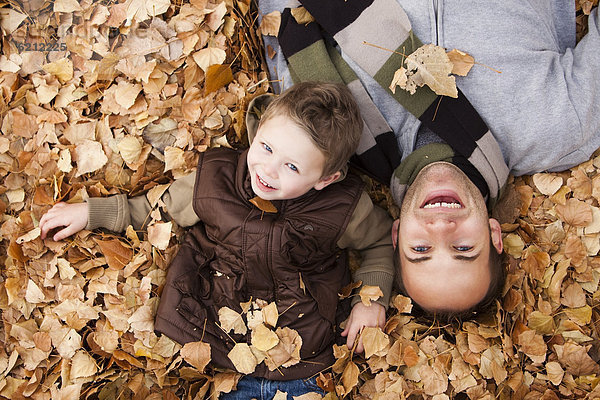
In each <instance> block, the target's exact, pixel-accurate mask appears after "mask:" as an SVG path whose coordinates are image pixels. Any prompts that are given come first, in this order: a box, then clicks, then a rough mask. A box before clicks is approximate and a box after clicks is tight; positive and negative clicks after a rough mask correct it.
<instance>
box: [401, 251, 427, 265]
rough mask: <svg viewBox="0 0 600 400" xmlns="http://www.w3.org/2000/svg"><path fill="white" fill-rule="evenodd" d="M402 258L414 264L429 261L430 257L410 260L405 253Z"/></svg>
mask: <svg viewBox="0 0 600 400" xmlns="http://www.w3.org/2000/svg"><path fill="white" fill-rule="evenodd" d="M403 253H404V252H403ZM404 258H406V259H407V260H408V261H409V262H411V263H415V264H418V263H422V262H425V261H429V260H431V256H424V257H415V258H410V257H409V256H407V255H406V253H404Z"/></svg>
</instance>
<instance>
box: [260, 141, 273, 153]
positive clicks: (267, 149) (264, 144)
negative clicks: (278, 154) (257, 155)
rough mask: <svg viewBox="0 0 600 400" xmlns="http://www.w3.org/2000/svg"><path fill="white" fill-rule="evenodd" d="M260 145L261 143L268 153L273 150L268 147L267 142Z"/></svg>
mask: <svg viewBox="0 0 600 400" xmlns="http://www.w3.org/2000/svg"><path fill="white" fill-rule="evenodd" d="M262 145H263V148H264V149H265V150H266V151H268V152H269V153H272V152H273V150H271V147H269V145H268V144H266V143H263V144H262Z"/></svg>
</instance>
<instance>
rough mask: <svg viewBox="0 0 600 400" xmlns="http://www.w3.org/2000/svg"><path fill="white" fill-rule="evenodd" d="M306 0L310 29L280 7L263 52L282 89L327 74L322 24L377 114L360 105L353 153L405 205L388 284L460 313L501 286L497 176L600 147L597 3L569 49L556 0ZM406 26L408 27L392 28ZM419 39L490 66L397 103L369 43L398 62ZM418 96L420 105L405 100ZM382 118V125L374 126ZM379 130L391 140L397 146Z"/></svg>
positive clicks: (563, 161) (566, 19)
mask: <svg viewBox="0 0 600 400" xmlns="http://www.w3.org/2000/svg"><path fill="white" fill-rule="evenodd" d="M299 5H300V4H299V3H297V2H295V1H285V0H261V1H259V11H260V14H261V15H265V14H267V13H269V12H271V11H273V10H279V11H283V10H284V9H285V8H286V7H291V8H294V7H297V6H299ZM302 5H303V6H304V7H306V8H307V9H308V11H309V12H310V13H311V14H312V15H313V17H315V19H316V21H315V22H314V23H310V24H308V25H307V30H308V29H310V27H311V25H312V26H314V25H315V24H316V25H317V27H318V28H317V30H314V29H313V30H312V31H310V32H308V31H307V32H306V35H305V33H304V32H303V31H301V30H299V29H297V27H295V26H294V23H293V21H292V22H290V21H289V18H288V16H287V14H286V12H284V13H283V17H282V26H281V29H280V33H279V35H278V38H275V37H271V36H263V38H264V40H265V44H266V47H267V48H268V47H269V46H270V47H271V48H273V49H274V51H275V53H276V54H275V56H274V57H273V58H272V59H271V58H267V62H268V64H269V68H270V72H271V74H272V78H273V80H275V81H278V83H279V85H280V86H283V87H287V86H288V85H290V84H291V83H292V78H295V79H301V80H302V79H309V78H312V79H317V78H319V77H321V79H337V76H334V75H332V74H329V73H328V71H329V70H330V69H331V68H330V67H329V66H328V67H324V68H323V70H322V69H321V66H323V65H325V64H326V63H324V62H321V61H315V59H314V58H313V55H312V54H313V53H315V51H316V50H315V48H316V45H315V44H316V43H317V39H315V35H318V34H319V33H318V32H321V33H323V32H325V33H324V34H323V35H324V40H323V42H324V43H325V46H324V47H325V48H326V49H329V48H330V47H333V46H336V49H337V50H338V52H340V53H341V58H342V59H343V61H344V62H345V63H344V65H343V66H341V67H340V66H339V65H340V63H339V62H338V61H339V60H337V57H338V56H337V55H336V54H337V53H333V52H331V51H329V53H328V54H329V59H330V60H331V64H333V65H334V66H335V67H336V69H337V71H338V75H339V76H341V77H342V80H343V81H345V82H347V84H348V86H349V87H351V89H352V88H356V86H358V85H357V84H356V82H360V86H362V87H363V88H364V89H365V91H360V90H357V92H356V93H355V96H356V97H357V98H359V103H360V102H361V101H360V99H363V98H364V97H367V98H368V99H367V100H372V103H373V104H374V105H375V107H376V109H377V110H378V111H379V113H380V114H379V115H376V113H374V112H373V110H372V107H371V108H369V106H366V107H365V109H364V110H363V117H364V119H365V122H366V125H367V126H369V127H370V128H371V129H370V132H367V133H366V134H365V143H363V146H362V148H359V152H358V153H357V156H358V162H359V164H360V166H361V167H362V168H363V169H364V170H366V171H367V172H369V173H371V174H372V175H374V176H375V177H377V178H379V179H380V180H382V181H383V182H386V183H387V182H391V187H392V191H393V194H394V198H395V201H396V202H397V204H399V205H400V206H401V216H400V219H399V221H397V222H396V223H395V225H394V229H393V240H394V243H396V244H397V249H398V254H397V255H398V257H399V260H400V265H401V268H400V271H399V272H398V273H397V274H396V279H397V281H399V283H400V284H401V285H403V286H404V290H405V291H406V293H407V294H408V295H410V296H411V297H412V298H413V300H414V301H415V302H416V303H417V304H419V305H420V306H421V307H423V308H425V309H426V310H429V311H434V312H443V313H448V312H463V311H467V310H471V309H474V308H476V307H477V306H478V305H482V304H485V303H486V301H487V300H488V299H489V298H490V297H493V295H494V294H495V293H496V292H497V291H498V287H499V286H500V284H498V282H499V281H500V282H501V279H498V272H501V271H502V270H501V268H498V267H497V265H498V264H499V262H498V255H499V254H500V253H501V252H502V240H501V236H500V228H499V224H498V222H497V221H495V220H493V219H489V218H488V217H487V214H488V210H487V209H486V207H485V205H486V203H487V206H488V209H491V207H493V205H494V201H495V200H496V198H497V197H498V196H499V193H500V189H501V187H502V186H503V185H504V183H505V181H506V177H507V173H508V172H509V171H510V173H513V174H515V175H522V174H531V173H535V172H539V171H544V170H553V171H558V170H564V169H566V168H569V167H572V166H574V165H577V164H579V163H581V162H583V161H585V160H587V159H588V158H589V157H590V155H591V154H592V153H593V151H594V150H596V149H597V148H598V147H599V146H600V114H599V113H597V109H596V107H597V104H599V103H600V88H599V85H600V83H599V82H600V80H599V79H598V78H599V77H600V76H599V75H600V70H599V69H598V67H597V66H598V65H600V25H599V21H598V10H597V9H595V10H593V11H592V14H591V15H590V18H589V27H588V28H589V31H588V33H587V34H586V36H585V37H584V38H583V39H582V40H581V41H580V42H579V43H577V44H576V43H575V9H574V7H573V4H572V3H571V2H564V1H561V0H536V1H529V2H523V1H518V0H508V1H503V2H489V1H484V0H478V1H471V2H468V4H465V2H460V1H456V0H455V1H443V0H431V1H410V0H397V1H396V0H375V1H373V2H366V1H360V2H359V1H357V2H352V3H351V2H344V1H343V0H331V1H328V2H326V3H319V2H318V1H316V0H306V1H302ZM335 7H337V9H334V8H335ZM344 7H345V8H344ZM348 10H350V11H348ZM328 15H329V17H328ZM402 29H405V30H406V32H408V33H406V32H405V33H402V34H399V33H398V31H402ZM413 35H414V37H413ZM415 37H416V38H418V39H420V42H423V43H433V44H437V45H439V46H442V47H444V48H446V49H447V50H451V49H453V48H456V49H459V50H461V51H464V52H467V53H469V54H470V55H472V56H473V57H474V59H475V61H476V62H478V63H481V64H484V65H485V66H488V67H485V66H482V65H475V66H474V68H473V69H472V70H471V71H470V72H469V73H468V75H467V76H466V77H458V78H457V85H458V88H459V98H458V99H457V100H453V99H449V98H447V97H443V98H441V97H440V98H437V99H433V100H432V98H431V97H429V98H428V97H427V94H424V93H423V92H424V91H421V95H422V96H421V97H418V96H419V91H417V96H415V97H413V98H412V100H411V99H410V98H408V99H407V98H406V96H407V95H406V94H403V95H402V94H401V95H400V96H405V98H404V99H399V95H397V94H396V95H392V94H391V92H390V91H389V89H388V88H387V85H389V83H390V82H391V79H389V76H390V74H389V71H386V68H387V69H389V68H390V65H389V64H391V63H390V62H389V60H382V61H381V62H379V64H377V65H376V67H373V64H374V63H377V62H378V61H377V60H378V58H381V55H380V54H377V53H376V51H380V52H385V50H381V49H380V48H382V47H383V48H387V49H388V50H391V51H395V52H396V53H404V54H403V55H401V56H398V57H399V60H398V63H397V64H396V66H395V68H399V67H400V64H401V63H402V58H401V57H403V56H404V55H406V54H409V53H411V52H412V51H408V50H407V49H406V46H407V45H408V46H409V47H410V45H411V44H415V43H416V44H419V40H418V39H415ZM295 38H301V39H295ZM294 40H296V41H300V40H305V42H300V45H298V44H293V41H294ZM290 42H291V43H292V44H291V45H290V44H289V43H290ZM364 42H368V43H370V44H374V45H377V46H379V48H375V47H374V46H370V45H369V44H368V43H367V44H365V43H364ZM331 43H333V45H332V46H329V45H330V44H331ZM361 46H362V47H361ZM415 47H417V46H416V45H415ZM307 49H308V50H310V51H306V50H307ZM411 50H413V49H411ZM301 55H302V57H301ZM305 55H311V57H307V56H305ZM391 57H393V56H390V58H391ZM303 60H304V62H305V63H308V62H312V63H313V64H316V65H318V67H315V66H312V67H311V68H313V71H317V72H313V73H312V75H311V74H310V69H309V68H308V67H307V66H306V65H302V64H303ZM328 65H329V64H328ZM347 67H350V68H347ZM349 69H350V70H351V71H352V73H353V74H355V75H353V76H350V75H349V74H348V70H349ZM324 71H325V72H324ZM332 76H333V78H332ZM384 76H385V79H383V78H382V77H384ZM356 78H358V79H356ZM398 91H400V92H402V91H401V90H400V89H398V90H397V92H398ZM364 93H367V95H366V96H365V95H364ZM423 98H426V100H425V103H424V106H423V107H421V108H419V107H417V106H415V104H417V105H420V104H422V100H423ZM365 103H368V101H367V102H365ZM415 108H416V109H415ZM365 110H366V111H365ZM381 117H382V118H383V119H384V120H385V123H387V127H384V128H381ZM373 121H375V122H373ZM488 128H489V131H488ZM386 129H389V131H391V132H393V134H394V136H395V139H396V141H397V143H396V144H397V147H395V148H394V149H392V147H393V146H391V143H390V141H389V140H388V139H387V138H388V137H389V135H387V132H386ZM391 149H392V150H391ZM383 159H384V160H385V162H384V163H383V164H385V163H387V164H389V167H390V168H389V169H390V170H389V171H384V170H385V169H386V166H385V165H383V166H382V164H381V160H383ZM400 160H401V163H400ZM382 171H384V172H382ZM391 171H395V172H394V174H393V177H392V179H391V181H390V180H389V176H390V175H392V172H391ZM386 178H387V179H388V180H387V181H386ZM384 291H385V289H384ZM368 324H369V323H368V322H367V323H366V325H368Z"/></svg>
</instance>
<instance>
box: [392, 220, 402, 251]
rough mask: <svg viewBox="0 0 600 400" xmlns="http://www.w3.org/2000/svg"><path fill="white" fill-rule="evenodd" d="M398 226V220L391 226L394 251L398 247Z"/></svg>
mask: <svg viewBox="0 0 600 400" xmlns="http://www.w3.org/2000/svg"><path fill="white" fill-rule="evenodd" d="M399 225H400V220H399V219H396V220H394V223H393V224H392V244H393V245H394V250H395V249H396V247H398V239H399V237H398V236H399V235H400V232H399V230H398V226H399Z"/></svg>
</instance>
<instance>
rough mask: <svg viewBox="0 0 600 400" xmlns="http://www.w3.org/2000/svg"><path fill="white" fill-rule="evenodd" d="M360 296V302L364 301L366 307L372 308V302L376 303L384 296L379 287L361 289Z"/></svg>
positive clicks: (365, 286)
mask: <svg viewBox="0 0 600 400" xmlns="http://www.w3.org/2000/svg"><path fill="white" fill-rule="evenodd" d="M358 295H359V296H360V301H362V303H363V304H364V305H365V306H370V305H371V301H375V300H377V299H379V298H380V297H382V296H383V292H382V291H381V289H380V288H379V286H369V285H364V286H363V287H362V288H360V292H358Z"/></svg>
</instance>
